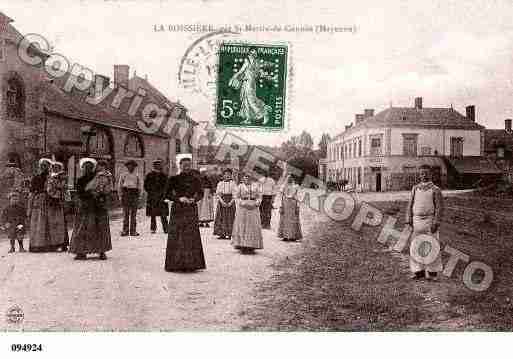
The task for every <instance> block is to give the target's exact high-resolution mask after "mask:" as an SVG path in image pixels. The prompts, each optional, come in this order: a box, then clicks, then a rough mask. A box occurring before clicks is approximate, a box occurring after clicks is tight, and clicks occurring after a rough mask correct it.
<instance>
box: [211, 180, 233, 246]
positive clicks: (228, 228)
mask: <svg viewBox="0 0 513 359" xmlns="http://www.w3.org/2000/svg"><path fill="white" fill-rule="evenodd" d="M236 189H237V186H236V185H235V182H233V181H231V180H230V181H221V182H219V184H218V185H217V189H216V195H217V196H218V197H219V199H222V200H223V202H226V203H229V202H230V201H231V200H232V199H233V198H234V194H235V192H236ZM235 209H236V204H235V203H233V204H232V205H231V206H229V207H225V206H222V205H221V202H220V201H218V202H217V210H216V218H215V222H214V235H215V236H219V237H221V238H223V237H224V238H227V237H231V235H232V230H233V221H234V220H235Z"/></svg>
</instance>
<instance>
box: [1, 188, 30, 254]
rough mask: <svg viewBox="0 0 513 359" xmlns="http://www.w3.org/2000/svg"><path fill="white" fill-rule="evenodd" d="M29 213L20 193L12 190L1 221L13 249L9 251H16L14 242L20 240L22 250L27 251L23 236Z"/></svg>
mask: <svg viewBox="0 0 513 359" xmlns="http://www.w3.org/2000/svg"><path fill="white" fill-rule="evenodd" d="M26 220H27V214H26V210H25V207H24V206H23V205H22V204H21V202H20V194H19V193H18V192H12V193H10V194H9V205H8V206H7V207H6V208H4V210H3V212H2V216H1V218H0V221H1V223H2V229H3V230H7V231H8V234H7V236H8V237H9V240H10V242H11V249H10V250H9V253H14V251H15V248H14V244H15V242H16V240H18V245H19V247H20V252H25V249H24V248H23V237H24V235H25V222H26Z"/></svg>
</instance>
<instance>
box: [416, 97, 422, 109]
mask: <svg viewBox="0 0 513 359" xmlns="http://www.w3.org/2000/svg"><path fill="white" fill-rule="evenodd" d="M415 109H416V110H422V97H415Z"/></svg>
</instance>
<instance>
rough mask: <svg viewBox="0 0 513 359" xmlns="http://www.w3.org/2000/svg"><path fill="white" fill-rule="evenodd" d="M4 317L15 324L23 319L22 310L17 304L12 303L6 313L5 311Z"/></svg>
mask: <svg viewBox="0 0 513 359" xmlns="http://www.w3.org/2000/svg"><path fill="white" fill-rule="evenodd" d="M5 317H6V320H7V322H8V323H11V324H17V323H21V322H22V321H23V319H24V318H25V315H24V314H23V310H22V309H21V308H20V307H19V306H17V305H13V306H12V307H10V308H9V309H8V310H7V313H5Z"/></svg>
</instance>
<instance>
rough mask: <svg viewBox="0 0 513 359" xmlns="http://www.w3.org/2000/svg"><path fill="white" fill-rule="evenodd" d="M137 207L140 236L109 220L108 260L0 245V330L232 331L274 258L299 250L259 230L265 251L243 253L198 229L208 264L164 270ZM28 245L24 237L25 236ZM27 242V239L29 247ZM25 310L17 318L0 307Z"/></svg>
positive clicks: (161, 239)
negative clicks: (194, 270)
mask: <svg viewBox="0 0 513 359" xmlns="http://www.w3.org/2000/svg"><path fill="white" fill-rule="evenodd" d="M143 213H144V211H143V210H142V211H140V213H139V227H138V230H139V232H140V233H141V237H138V238H137V239H135V238H134V239H128V237H119V233H120V225H121V221H119V220H116V221H113V223H112V235H113V250H112V251H111V252H109V253H108V254H107V255H108V256H109V259H108V260H107V261H99V260H96V259H90V260H87V261H74V260H73V256H72V255H71V254H67V253H62V254H61V253H43V254H38V253H15V254H10V255H8V254H7V250H8V244H7V242H2V243H0V253H1V254H0V298H2V300H1V301H0V313H2V318H1V320H0V329H3V330H54V331H59V330H214V329H217V330H220V329H224V330H237V329H240V328H241V327H242V326H243V323H242V322H241V314H243V313H244V312H245V310H246V309H247V308H245V306H246V305H247V303H249V302H250V296H251V295H252V294H251V292H252V291H253V290H254V288H255V284H256V283H258V282H261V281H264V280H266V279H268V278H270V276H271V275H272V274H273V270H272V268H271V266H270V265H271V264H272V263H274V262H276V261H277V260H279V259H282V258H284V257H286V256H287V255H290V254H292V253H294V252H295V251H297V250H298V249H299V248H300V247H301V245H300V244H287V243H284V242H281V241H279V240H278V239H277V238H276V235H275V230H274V229H275V228H276V226H277V220H278V218H276V217H277V211H274V214H273V230H272V231H270V230H264V247H265V248H264V249H263V250H261V251H258V252H257V254H256V255H240V254H239V253H238V252H237V251H235V250H234V249H233V248H232V246H231V245H230V242H229V241H227V240H218V239H217V237H213V236H212V234H211V233H212V228H202V229H201V233H202V238H203V246H204V251H205V257H206V261H207V269H206V270H205V271H201V272H197V273H192V274H190V273H184V274H180V273H167V272H165V271H164V253H165V246H166V236H165V235H164V234H162V233H160V234H154V235H152V234H150V232H149V229H148V228H149V219H147V218H146V217H144V216H142V215H143ZM26 242H27V243H28V240H26ZM27 247H28V245H27ZM13 305H18V306H20V307H21V308H22V310H23V312H24V315H25V318H24V320H23V322H22V323H21V324H9V323H7V321H6V320H5V315H4V313H6V312H7V310H8V309H9V308H10V307H11V306H13Z"/></svg>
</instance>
